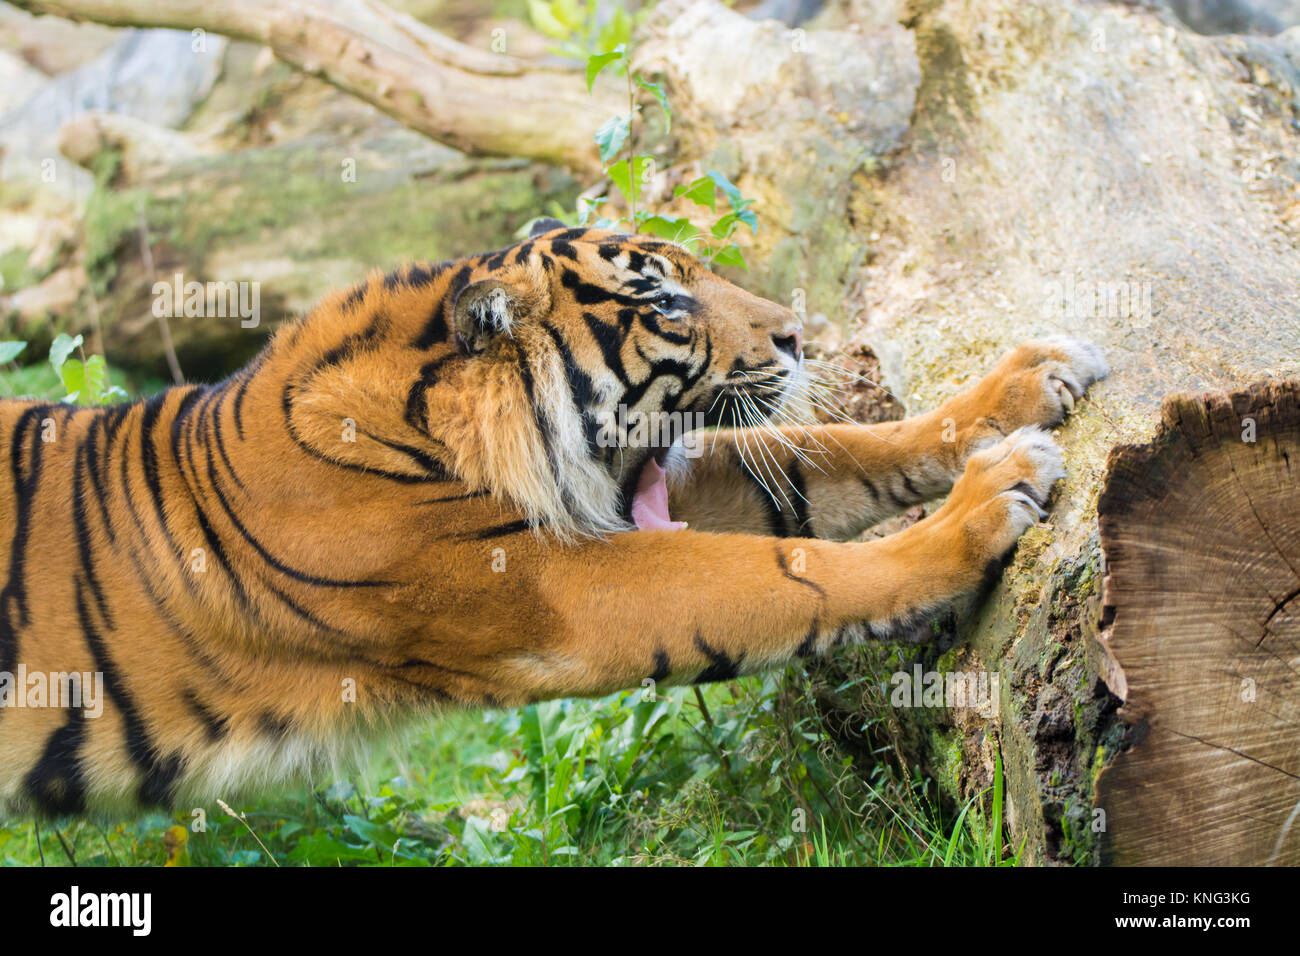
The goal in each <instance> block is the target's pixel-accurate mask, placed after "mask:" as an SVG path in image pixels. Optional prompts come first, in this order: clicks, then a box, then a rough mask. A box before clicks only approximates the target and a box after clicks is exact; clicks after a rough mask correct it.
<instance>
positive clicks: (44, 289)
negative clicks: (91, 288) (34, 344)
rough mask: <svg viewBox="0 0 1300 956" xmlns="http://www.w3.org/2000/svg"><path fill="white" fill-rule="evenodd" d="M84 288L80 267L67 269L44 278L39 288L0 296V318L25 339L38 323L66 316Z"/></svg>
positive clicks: (83, 278) (75, 304) (30, 287)
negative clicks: (13, 322) (10, 321)
mask: <svg viewBox="0 0 1300 956" xmlns="http://www.w3.org/2000/svg"><path fill="white" fill-rule="evenodd" d="M85 288H86V273H85V270H83V269H82V268H81V267H80V266H68V267H66V268H63V269H59V270H58V271H56V272H53V273H51V274H50V275H48V276H46V278H45V279H44V280H43V281H42V282H41V283H40V284H39V285H34V286H29V287H28V288H26V289H20V290H18V291H17V292H15V293H14V294H13V295H11V296H8V297H3V296H0V314H7V315H10V316H11V317H12V318H13V319H15V320H16V325H15V328H16V329H17V331H18V332H19V335H20V337H22V338H27V337H28V335H25V334H23V333H24V332H26V333H28V334H31V333H32V332H33V331H34V326H36V325H37V324H38V323H42V322H45V321H48V320H50V319H55V318H58V317H60V316H66V315H68V314H69V313H70V312H72V311H73V310H74V309H75V308H76V307H77V305H78V303H79V301H80V299H81V294H82V292H83V291H84V290H85Z"/></svg>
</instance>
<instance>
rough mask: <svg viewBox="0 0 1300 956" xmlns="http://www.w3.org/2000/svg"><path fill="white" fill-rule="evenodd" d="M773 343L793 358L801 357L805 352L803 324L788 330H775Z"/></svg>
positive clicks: (778, 349)
mask: <svg viewBox="0 0 1300 956" xmlns="http://www.w3.org/2000/svg"><path fill="white" fill-rule="evenodd" d="M772 344H773V345H775V346H776V348H777V351H779V352H784V353H785V354H786V355H788V356H790V357H791V358H792V359H797V358H799V355H800V354H801V353H802V352H803V326H800V325H796V326H795V327H794V328H793V329H791V330H790V331H788V332H773V333H772Z"/></svg>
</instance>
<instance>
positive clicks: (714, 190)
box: [673, 176, 718, 212]
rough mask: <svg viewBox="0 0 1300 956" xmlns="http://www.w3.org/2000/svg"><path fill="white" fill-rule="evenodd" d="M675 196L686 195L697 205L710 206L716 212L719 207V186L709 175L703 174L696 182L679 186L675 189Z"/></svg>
mask: <svg viewBox="0 0 1300 956" xmlns="http://www.w3.org/2000/svg"><path fill="white" fill-rule="evenodd" d="M673 195H674V196H685V197H686V198H687V199H689V200H690V201H691V202H693V203H695V204H696V205H697V206H708V207H709V209H711V210H713V211H714V212H716V211H717V209H718V187H717V186H715V185H714V183H713V180H712V179H710V178H709V177H708V176H701V177H700V178H699V179H697V180H695V181H694V182H690V183H686V184H684V185H681V186H678V187H677V188H676V189H674V190H673Z"/></svg>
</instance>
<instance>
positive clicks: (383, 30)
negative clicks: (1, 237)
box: [15, 0, 623, 174]
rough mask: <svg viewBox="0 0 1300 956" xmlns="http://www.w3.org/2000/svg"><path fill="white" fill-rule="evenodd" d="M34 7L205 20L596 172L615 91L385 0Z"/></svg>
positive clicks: (372, 98)
mask: <svg viewBox="0 0 1300 956" xmlns="http://www.w3.org/2000/svg"><path fill="white" fill-rule="evenodd" d="M15 5H16V6H18V7H20V8H22V9H24V10H27V11H29V12H31V13H34V14H38V15H41V14H52V15H54V16H60V17H65V18H67V19H70V20H77V21H80V20H90V21H94V22H96V23H102V24H106V25H108V26H117V27H156V28H170V29H178V30H195V29H201V30H206V31H209V32H211V33H216V34H220V35H223V36H227V37H230V38H232V39H236V40H246V41H249V42H253V43H262V44H265V45H266V46H269V47H270V48H271V49H272V51H274V53H275V54H276V56H278V57H279V58H280V59H282V60H284V61H285V62H286V63H289V64H291V65H292V66H294V67H296V68H297V69H299V70H302V71H303V72H304V73H308V74H311V75H312V76H316V77H319V78H320V79H322V80H324V81H326V82H327V83H331V84H332V85H334V86H336V87H338V88H339V89H341V90H344V91H345V92H347V93H350V94H352V95H353V96H356V97H357V98H359V99H361V100H364V101H365V102H367V103H370V104H371V105H372V106H374V107H376V108H377V109H379V110H382V111H383V112H384V113H386V114H388V115H389V116H391V117H393V118H394V119H396V120H397V121H398V122H400V123H402V124H404V125H406V126H409V127H410V128H411V129H414V130H417V131H419V132H421V133H424V134H426V135H427V136H430V137H431V138H433V139H435V140H438V141H439V142H442V143H446V144H447V145H449V146H453V147H455V148H457V149H460V150H462V151H464V152H466V153H470V154H475V155H495V156H523V157H527V158H530V159H537V160H542V161H544V162H551V163H556V164H559V165H562V166H567V167H569V168H570V169H573V170H575V171H577V172H580V173H586V174H597V173H599V171H600V167H599V161H598V156H597V154H596V150H595V147H594V146H593V145H592V141H591V137H592V134H593V133H594V132H595V130H596V128H597V127H598V126H599V125H600V124H601V123H602V122H603V121H604V120H605V119H606V118H608V116H609V115H610V114H611V113H614V112H617V111H618V110H619V109H620V108H621V107H622V106H623V104H622V102H621V100H620V99H619V97H618V96H617V95H616V94H614V93H612V92H609V91H608V90H607V88H606V87H603V86H600V85H598V86H597V88H596V91H595V93H594V94H592V95H589V94H588V93H587V90H586V88H585V86H584V84H583V80H582V77H581V75H580V74H579V73H577V72H574V71H569V70H557V69H551V68H546V67H541V66H532V65H528V64H525V63H524V62H523V61H521V60H518V59H515V58H513V57H509V56H505V55H498V54H495V53H491V52H488V51H483V50H475V49H473V48H472V47H467V46H465V45H463V44H460V43H457V42H455V41H454V40H451V39H449V38H448V37H445V36H443V35H442V34H440V33H438V32H437V31H436V30H433V29H431V28H429V27H427V26H425V25H424V24H422V23H420V22H419V21H417V20H415V19H414V18H412V17H409V16H406V15H405V14H401V13H398V12H396V11H394V10H391V9H389V8H388V7H386V6H385V5H384V4H382V3H380V2H379V0H283V2H278V3H275V4H267V3H263V2H261V0H226V2H225V3H220V4H216V3H211V2H207V0H16V3H15Z"/></svg>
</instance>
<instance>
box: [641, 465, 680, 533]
mask: <svg viewBox="0 0 1300 956" xmlns="http://www.w3.org/2000/svg"><path fill="white" fill-rule="evenodd" d="M666 474H667V472H665V471H664V470H663V469H662V468H660V467H659V462H657V461H655V460H654V459H653V458H651V459H649V460H648V461H647V462H646V463H645V467H644V468H642V469H641V478H640V480H639V481H638V482H637V485H636V494H634V495H633V496H632V520H633V521H635V522H636V526H637V527H638V528H640V529H641V530H642V531H678V530H680V529H682V528H685V527H686V522H685V521H673V520H672V519H671V518H669V517H668V482H667V481H666V480H665V475H666Z"/></svg>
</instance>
